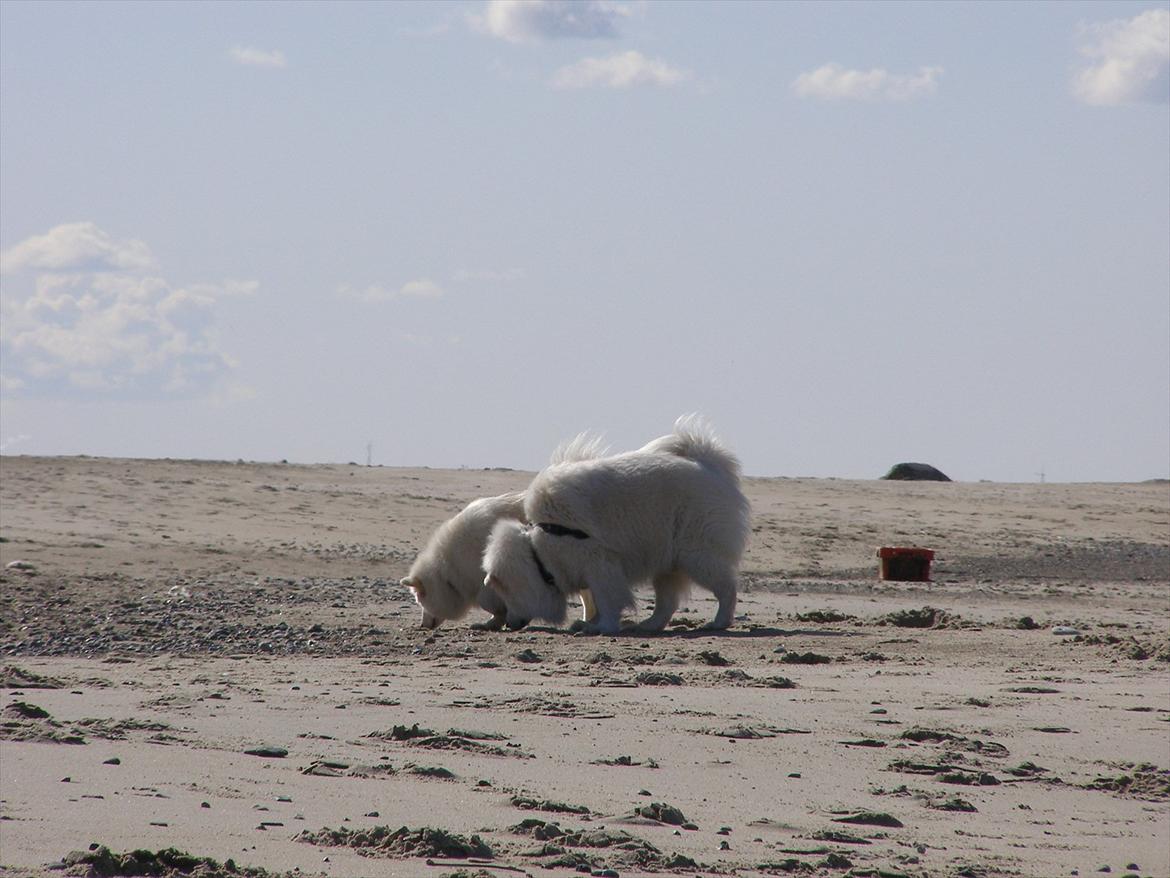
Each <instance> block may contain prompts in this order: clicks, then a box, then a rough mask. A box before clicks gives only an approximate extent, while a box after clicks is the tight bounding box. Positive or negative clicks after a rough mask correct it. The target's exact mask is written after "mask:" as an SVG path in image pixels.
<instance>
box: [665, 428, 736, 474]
mask: <svg viewBox="0 0 1170 878" xmlns="http://www.w3.org/2000/svg"><path fill="white" fill-rule="evenodd" d="M644 450H646V451H656V452H661V453H665V454H677V455H678V456H679V457H685V458H688V459H689V460H693V461H696V462H697V463H701V464H702V465H703V466H705V467H708V468H710V469H713V470H718V471H720V472H723V473H725V474H726V475H727V476H728V477H729V478H731V479H732V480H734V481H736V482H738V481H739V477H740V466H739V458H737V457H736V456H735V455H734V454H732V453H731V452H730V451H729V450H728V449H727V447H726V446H724V444H723V443H722V442H720V441H719V437H718V436H716V435H715V429H714V428H713V427H712V426H711V424H710V422H708V421H707V419H706V418H704V417H703V416H702V415H699V414H689V415H683V416H682V417H680V418H679V419H678V420H677V421H675V422H674V432H673V433H671V434H670V435H669V436H663V437H662V438H661V439H655V440H654V441H653V442H651V443H650V444H649V445H647V446H646V447H645V449H644Z"/></svg>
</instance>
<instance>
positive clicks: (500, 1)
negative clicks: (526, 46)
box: [471, 0, 628, 43]
mask: <svg viewBox="0 0 1170 878" xmlns="http://www.w3.org/2000/svg"><path fill="white" fill-rule="evenodd" d="M627 14H628V10H627V7H625V6H623V5H621V4H618V3H612V2H607V0H489V2H488V4H487V6H486V8H485V9H484V12H483V14H482V15H473V16H471V22H472V24H473V25H474V26H475V27H476V28H477V29H479V30H482V31H484V32H485V33H488V34H491V35H492V36H493V37H499V38H500V39H502V40H508V41H509V42H512V43H526V42H534V41H537V40H556V39H565V38H577V39H612V38H614V37H616V36H617V35H618V30H617V22H618V20H619V19H620V18H622V17H623V16H625V15H627Z"/></svg>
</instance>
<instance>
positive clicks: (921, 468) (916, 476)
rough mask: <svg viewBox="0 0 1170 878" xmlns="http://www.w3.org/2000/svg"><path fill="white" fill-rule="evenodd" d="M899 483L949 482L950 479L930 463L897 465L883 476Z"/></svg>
mask: <svg viewBox="0 0 1170 878" xmlns="http://www.w3.org/2000/svg"><path fill="white" fill-rule="evenodd" d="M882 478H883V479H891V480H894V481H899V482H949V481H950V480H951V479H950V477H949V476H948V475H947V474H946V473H944V472H941V471H940V470H937V469H935V468H934V467H933V466H931V465H930V464H929V463H896V464H894V465H893V466H892V467H890V471H889V472H888V473H886V474H885V475H884V476H882Z"/></svg>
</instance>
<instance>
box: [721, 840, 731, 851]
mask: <svg viewBox="0 0 1170 878" xmlns="http://www.w3.org/2000/svg"><path fill="white" fill-rule="evenodd" d="M719 850H721V851H729V850H731V845H729V844H728V843H727V842H726V841H721V842H719Z"/></svg>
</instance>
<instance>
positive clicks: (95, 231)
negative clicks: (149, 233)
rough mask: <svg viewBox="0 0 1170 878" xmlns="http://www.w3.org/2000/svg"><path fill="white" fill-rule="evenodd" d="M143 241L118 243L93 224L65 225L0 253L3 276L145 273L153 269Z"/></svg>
mask: <svg viewBox="0 0 1170 878" xmlns="http://www.w3.org/2000/svg"><path fill="white" fill-rule="evenodd" d="M154 264H155V262H154V257H153V256H152V255H151V253H150V248H149V247H147V246H146V245H145V244H144V243H142V242H141V241H136V240H126V241H115V240H114V239H113V238H111V237H110V236H109V235H108V234H106V233H105V232H104V231H102V230H101V229H99V228H98V227H97V226H96V225H95V224H94V223H64V224H63V225H59V226H55V227H53V228H52V229H50V230H49V231H48V232H46V233H45V234H43V235H34V236H33V237H31V238H26V239H25V240H23V241H21V242H20V243H19V244H16V245H14V246H12V247H9V248H8V249H7V250H4V251H3V252H0V274H13V273H15V272H19V271H25V270H28V269H31V270H34V271H35V270H47V271H142V270H146V269H150V268H152V267H154Z"/></svg>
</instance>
